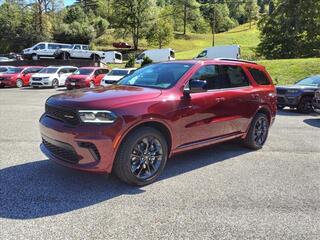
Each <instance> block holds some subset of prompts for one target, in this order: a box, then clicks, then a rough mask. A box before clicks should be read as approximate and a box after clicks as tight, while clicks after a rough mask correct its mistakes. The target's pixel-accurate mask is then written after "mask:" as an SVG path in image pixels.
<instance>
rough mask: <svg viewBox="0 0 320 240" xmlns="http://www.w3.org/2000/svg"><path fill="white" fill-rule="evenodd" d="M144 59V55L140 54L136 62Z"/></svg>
mask: <svg viewBox="0 0 320 240" xmlns="http://www.w3.org/2000/svg"><path fill="white" fill-rule="evenodd" d="M144 57H145V54H144V53H141V54H140V55H139V56H138V57H137V60H141V59H143V58H144Z"/></svg>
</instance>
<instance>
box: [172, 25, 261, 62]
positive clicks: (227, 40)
mask: <svg viewBox="0 0 320 240" xmlns="http://www.w3.org/2000/svg"><path fill="white" fill-rule="evenodd" d="M215 42H216V45H231V44H237V45H240V47H241V55H242V58H244V59H255V53H254V49H255V48H256V47H257V45H258V43H259V31H258V29H257V27H256V25H252V28H251V29H249V25H248V24H244V25H241V26H239V27H236V28H234V29H232V30H230V31H228V32H224V33H219V34H216V38H215ZM210 46H212V35H211V34H193V33H190V34H188V35H187V36H186V37H182V36H181V39H175V40H174V41H173V42H172V43H170V47H171V48H173V49H174V50H175V51H176V58H177V59H192V58H193V57H195V56H197V54H199V53H200V52H201V51H202V50H203V49H204V48H207V47H210Z"/></svg>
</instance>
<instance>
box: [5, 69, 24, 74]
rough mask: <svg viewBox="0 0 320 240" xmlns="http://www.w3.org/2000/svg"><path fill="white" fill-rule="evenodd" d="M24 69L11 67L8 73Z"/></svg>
mask: <svg viewBox="0 0 320 240" xmlns="http://www.w3.org/2000/svg"><path fill="white" fill-rule="evenodd" d="M22 70H23V68H9V69H8V71H7V72H6V73H9V74H12V73H19V72H21V71H22Z"/></svg>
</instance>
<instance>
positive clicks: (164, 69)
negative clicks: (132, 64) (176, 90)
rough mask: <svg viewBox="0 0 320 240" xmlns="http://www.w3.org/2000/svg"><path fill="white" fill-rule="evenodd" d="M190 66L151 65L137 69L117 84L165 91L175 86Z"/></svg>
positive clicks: (182, 64) (180, 64) (183, 64)
mask: <svg viewBox="0 0 320 240" xmlns="http://www.w3.org/2000/svg"><path fill="white" fill-rule="evenodd" d="M192 66H193V64H190V63H158V64H153V65H149V66H146V67H143V68H140V69H138V70H137V71H135V72H134V73H133V74H131V75H128V76H126V77H124V78H123V79H122V80H121V81H119V82H118V84H120V85H133V86H141V87H151V88H161V89H166V88H170V87H172V86H173V85H175V84H176V82H177V81H178V80H179V79H180V78H181V77H182V76H183V74H185V73H186V72H187V71H188V70H189V69H190V68H191V67H192Z"/></svg>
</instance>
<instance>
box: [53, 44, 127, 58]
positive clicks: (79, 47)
mask: <svg viewBox="0 0 320 240" xmlns="http://www.w3.org/2000/svg"><path fill="white" fill-rule="evenodd" d="M54 56H55V58H60V59H71V58H76V59H77V58H78V59H92V60H96V61H102V62H104V63H122V54H121V53H120V52H116V51H110V52H103V51H93V50H90V48H89V46H88V45H83V44H74V45H72V47H71V48H69V47H67V48H59V49H57V50H56V51H55V53H54Z"/></svg>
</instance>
